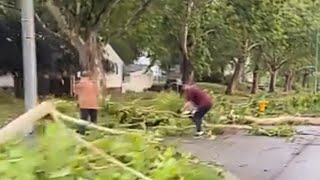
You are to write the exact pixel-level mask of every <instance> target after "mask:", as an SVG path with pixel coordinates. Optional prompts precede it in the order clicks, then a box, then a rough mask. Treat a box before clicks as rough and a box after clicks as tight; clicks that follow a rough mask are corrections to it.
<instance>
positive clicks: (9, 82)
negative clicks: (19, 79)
mask: <svg viewBox="0 0 320 180" xmlns="http://www.w3.org/2000/svg"><path fill="white" fill-rule="evenodd" d="M0 87H14V80H13V77H12V75H10V74H7V75H4V76H0Z"/></svg>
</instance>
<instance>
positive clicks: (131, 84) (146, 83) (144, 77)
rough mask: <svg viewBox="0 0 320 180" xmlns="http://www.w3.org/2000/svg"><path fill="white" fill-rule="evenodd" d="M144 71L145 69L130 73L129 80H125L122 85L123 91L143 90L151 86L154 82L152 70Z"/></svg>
mask: <svg viewBox="0 0 320 180" xmlns="http://www.w3.org/2000/svg"><path fill="white" fill-rule="evenodd" d="M144 72H145V71H144V70H142V71H137V72H133V73H130V77H129V78H128V82H124V83H123V85H122V92H127V91H134V92H143V90H145V89H148V88H150V87H151V86H152V84H153V75H152V73H150V72H149V73H144Z"/></svg>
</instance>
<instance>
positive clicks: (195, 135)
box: [193, 131, 205, 138]
mask: <svg viewBox="0 0 320 180" xmlns="http://www.w3.org/2000/svg"><path fill="white" fill-rule="evenodd" d="M204 134H205V133H204V132H203V131H199V132H196V133H195V134H194V136H193V137H194V138H201V137H203V136H204Z"/></svg>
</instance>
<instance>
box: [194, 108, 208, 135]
mask: <svg viewBox="0 0 320 180" xmlns="http://www.w3.org/2000/svg"><path fill="white" fill-rule="evenodd" d="M211 107H212V106H204V107H199V108H198V109H197V111H196V112H195V113H194V114H193V117H192V121H193V123H194V124H195V125H196V129H197V132H200V131H201V130H202V127H201V125H202V120H203V117H204V116H205V115H206V114H207V113H208V112H209V111H210V109H211Z"/></svg>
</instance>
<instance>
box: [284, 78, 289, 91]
mask: <svg viewBox="0 0 320 180" xmlns="http://www.w3.org/2000/svg"><path fill="white" fill-rule="evenodd" d="M284 78H285V83H284V92H289V91H290V87H289V86H290V85H289V81H290V80H289V79H290V75H289V74H286V75H284Z"/></svg>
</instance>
